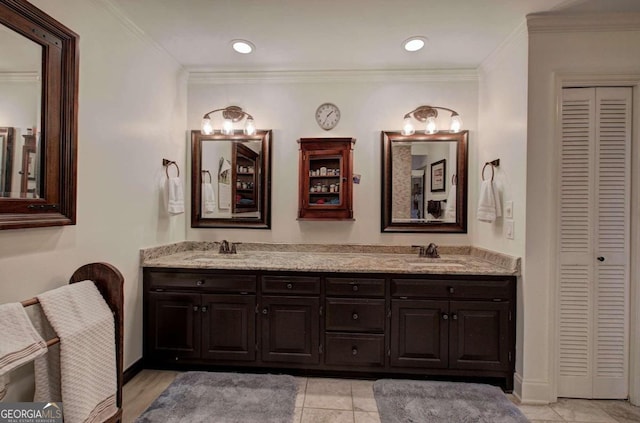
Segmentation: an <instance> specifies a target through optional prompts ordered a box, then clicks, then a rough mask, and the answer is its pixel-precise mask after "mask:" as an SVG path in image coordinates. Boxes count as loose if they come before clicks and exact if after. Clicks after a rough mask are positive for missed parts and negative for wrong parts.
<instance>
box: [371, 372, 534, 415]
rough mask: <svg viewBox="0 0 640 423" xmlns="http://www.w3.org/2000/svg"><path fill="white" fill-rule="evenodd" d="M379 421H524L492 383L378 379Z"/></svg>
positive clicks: (516, 409)
mask: <svg viewBox="0 0 640 423" xmlns="http://www.w3.org/2000/svg"><path fill="white" fill-rule="evenodd" d="M373 394H374V397H375V399H376V404H377V405H378V410H379V412H380V421H381V423H451V422H456V423H526V422H529V420H528V419H527V418H526V417H525V416H524V414H522V412H521V411H520V410H519V409H518V407H516V406H515V405H514V404H513V403H512V402H511V401H509V399H508V398H507V397H506V395H505V394H504V393H503V392H502V390H500V388H497V387H495V386H491V385H482V384H477V383H458V382H436V381H423V380H393V379H381V380H377V381H376V382H375V383H374V384H373Z"/></svg>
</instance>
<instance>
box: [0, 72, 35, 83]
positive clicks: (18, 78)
mask: <svg viewBox="0 0 640 423" xmlns="http://www.w3.org/2000/svg"><path fill="white" fill-rule="evenodd" d="M39 81H40V74H39V73H38V72H34V71H27V72H1V71H0V82H39Z"/></svg>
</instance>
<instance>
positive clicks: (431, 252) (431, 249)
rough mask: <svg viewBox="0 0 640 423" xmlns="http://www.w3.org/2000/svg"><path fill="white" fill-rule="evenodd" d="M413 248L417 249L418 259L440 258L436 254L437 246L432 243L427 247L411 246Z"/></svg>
mask: <svg viewBox="0 0 640 423" xmlns="http://www.w3.org/2000/svg"><path fill="white" fill-rule="evenodd" d="M412 247H413V248H419V249H420V250H419V251H418V257H429V258H440V254H438V246H437V245H436V244H434V243H433V242H432V243H431V244H429V245H428V246H426V247H425V246H424V245H412Z"/></svg>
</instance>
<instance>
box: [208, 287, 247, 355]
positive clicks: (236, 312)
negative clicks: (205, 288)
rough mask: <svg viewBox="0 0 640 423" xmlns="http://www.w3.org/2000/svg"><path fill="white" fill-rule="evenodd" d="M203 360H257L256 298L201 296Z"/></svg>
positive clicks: (245, 296)
mask: <svg viewBox="0 0 640 423" xmlns="http://www.w3.org/2000/svg"><path fill="white" fill-rule="evenodd" d="M202 305H203V309H202V310H203V313H202V358H211V359H217V360H232V361H253V360H255V358H256V310H255V308H256V297H255V295H209V294H206V295H202Z"/></svg>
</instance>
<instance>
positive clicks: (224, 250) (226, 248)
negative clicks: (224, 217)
mask: <svg viewBox="0 0 640 423" xmlns="http://www.w3.org/2000/svg"><path fill="white" fill-rule="evenodd" d="M218 253H220V254H237V251H236V244H234V243H233V242H231V243H230V242H229V241H227V240H226V239H223V240H222V242H220V249H219V250H218Z"/></svg>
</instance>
